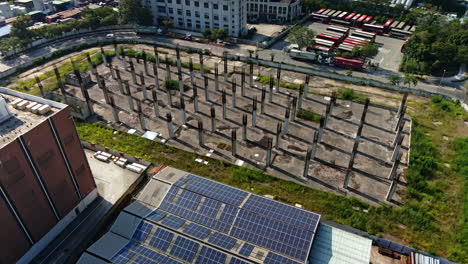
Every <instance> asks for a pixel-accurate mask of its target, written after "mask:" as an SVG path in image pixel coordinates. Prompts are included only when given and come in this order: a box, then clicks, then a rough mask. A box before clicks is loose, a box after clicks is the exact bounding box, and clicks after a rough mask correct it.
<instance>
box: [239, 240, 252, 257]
mask: <svg viewBox="0 0 468 264" xmlns="http://www.w3.org/2000/svg"><path fill="white" fill-rule="evenodd" d="M253 249H254V246H253V245H250V244H249V243H244V245H243V246H242V248H241V250H240V251H239V254H241V255H242V256H246V257H248V256H250V253H252V250H253Z"/></svg>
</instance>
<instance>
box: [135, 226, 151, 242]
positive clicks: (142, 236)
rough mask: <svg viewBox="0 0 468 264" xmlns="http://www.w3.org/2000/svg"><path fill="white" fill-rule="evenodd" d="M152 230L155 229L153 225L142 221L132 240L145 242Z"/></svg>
mask: <svg viewBox="0 0 468 264" xmlns="http://www.w3.org/2000/svg"><path fill="white" fill-rule="evenodd" d="M152 229H153V225H151V224H149V223H147V222H145V221H141V223H140V224H139V225H138V228H137V230H136V231H135V233H134V234H133V237H132V239H133V240H136V241H139V242H144V241H145V240H146V238H147V237H148V234H149V233H150V232H151V230H152Z"/></svg>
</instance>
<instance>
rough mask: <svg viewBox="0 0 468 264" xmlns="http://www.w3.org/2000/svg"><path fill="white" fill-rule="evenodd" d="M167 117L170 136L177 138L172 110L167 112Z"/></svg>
mask: <svg viewBox="0 0 468 264" xmlns="http://www.w3.org/2000/svg"><path fill="white" fill-rule="evenodd" d="M166 119H167V132H168V133H169V138H175V135H174V124H172V115H171V113H170V112H167V113H166Z"/></svg>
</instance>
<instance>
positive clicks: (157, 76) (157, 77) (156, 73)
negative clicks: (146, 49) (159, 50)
mask: <svg viewBox="0 0 468 264" xmlns="http://www.w3.org/2000/svg"><path fill="white" fill-rule="evenodd" d="M152 65H153V75H154V85H155V86H156V90H159V89H160V86H159V75H158V66H157V65H156V63H153V64H152Z"/></svg>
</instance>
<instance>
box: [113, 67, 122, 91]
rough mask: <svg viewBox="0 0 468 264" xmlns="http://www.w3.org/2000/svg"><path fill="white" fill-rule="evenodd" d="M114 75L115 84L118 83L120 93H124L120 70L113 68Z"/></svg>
mask: <svg viewBox="0 0 468 264" xmlns="http://www.w3.org/2000/svg"><path fill="white" fill-rule="evenodd" d="M115 75H116V76H117V84H118V85H119V91H120V93H121V94H124V87H123V83H122V77H121V76H120V70H119V69H118V68H115Z"/></svg>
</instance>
